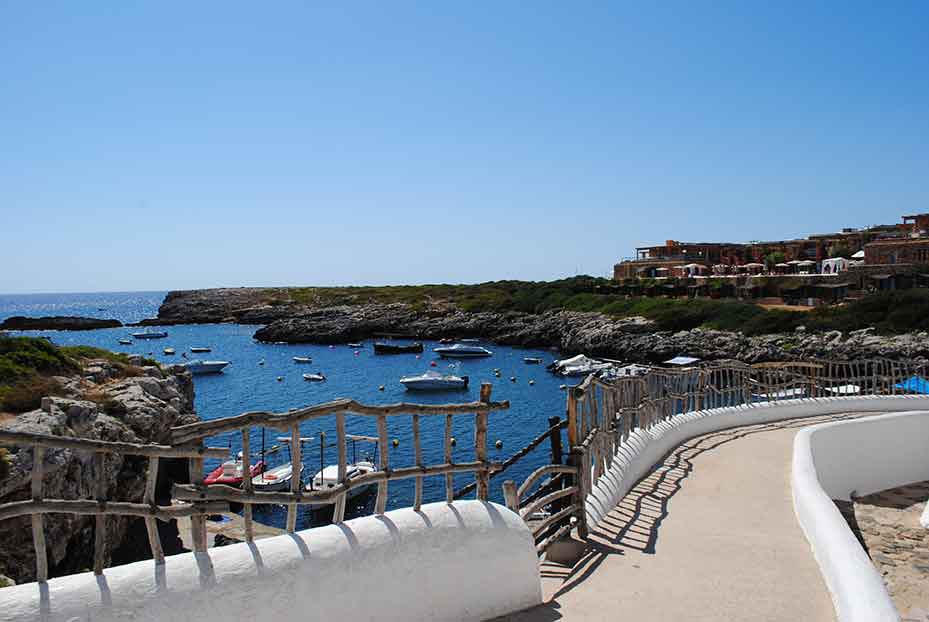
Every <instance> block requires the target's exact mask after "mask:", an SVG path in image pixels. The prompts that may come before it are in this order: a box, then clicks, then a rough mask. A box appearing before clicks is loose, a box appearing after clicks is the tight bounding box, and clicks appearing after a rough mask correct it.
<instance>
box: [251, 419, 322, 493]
mask: <svg viewBox="0 0 929 622" xmlns="http://www.w3.org/2000/svg"><path fill="white" fill-rule="evenodd" d="M277 440H278V441H279V442H280V443H281V444H280V445H273V446H272V447H271V449H270V450H268V451H267V452H266V451H265V449H264V444H265V436H264V429H262V430H261V457H262V461H263V460H264V457H265V456H266V455H268V454H273V453H276V452H277V451H278V450H280V448H281V447H282V446H284V445H286V446H287V448H288V450H290V460H288V461H287V462H286V463H284V464H279V465H278V466H276V467H273V468H266V469H265V470H264V471H262V472H261V473H259V474H257V475H255V476H254V477H252V488H253V489H254V490H257V491H259V492H273V491H280V490H290V487H291V480H293V478H294V465H293V448H292V447H291V445H290V442H291V437H289V436H282V437H279V438H278V439H277ZM299 440H300V445H301V446H302V445H303V443H307V442H309V441H312V440H313V437H311V436H310V437H300V439H299ZM300 473H301V474H302V473H303V465H302V464H301V465H300Z"/></svg>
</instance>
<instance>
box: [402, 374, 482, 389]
mask: <svg viewBox="0 0 929 622" xmlns="http://www.w3.org/2000/svg"><path fill="white" fill-rule="evenodd" d="M468 380H469V378H468V377H467V376H454V375H452V374H444V375H443V374H440V373H439V372H437V371H432V370H430V371H427V372H426V373H424V374H421V375H419V376H406V377H404V378H401V379H400V384H402V385H403V386H404V387H406V389H407V390H408V391H448V390H455V389H467V388H468Z"/></svg>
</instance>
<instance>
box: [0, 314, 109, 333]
mask: <svg viewBox="0 0 929 622" xmlns="http://www.w3.org/2000/svg"><path fill="white" fill-rule="evenodd" d="M122 325H123V323H122V322H120V321H119V320H108V319H100V318H95V317H80V316H71V315H54V316H48V317H24V316H22V315H14V316H12V317H8V318H6V319H5V320H3V322H0V330H94V329H97V328H119V327H120V326H122Z"/></svg>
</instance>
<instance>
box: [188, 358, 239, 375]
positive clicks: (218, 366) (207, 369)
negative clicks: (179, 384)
mask: <svg viewBox="0 0 929 622" xmlns="http://www.w3.org/2000/svg"><path fill="white" fill-rule="evenodd" d="M227 365H229V361H200V360H194V361H188V362H187V363H184V367H186V368H187V371H189V372H190V373H192V374H218V373H221V372H222V371H223V369H225V368H226V366H227Z"/></svg>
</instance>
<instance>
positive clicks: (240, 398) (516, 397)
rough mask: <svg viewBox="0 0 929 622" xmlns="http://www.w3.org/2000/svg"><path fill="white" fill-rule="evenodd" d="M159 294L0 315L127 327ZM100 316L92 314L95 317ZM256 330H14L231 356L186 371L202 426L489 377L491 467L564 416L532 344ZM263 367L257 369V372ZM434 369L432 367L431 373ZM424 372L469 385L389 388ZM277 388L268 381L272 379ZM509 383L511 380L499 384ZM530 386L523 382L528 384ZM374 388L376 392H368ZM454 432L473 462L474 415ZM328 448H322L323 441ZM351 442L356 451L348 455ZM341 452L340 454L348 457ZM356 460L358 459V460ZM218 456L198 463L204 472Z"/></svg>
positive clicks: (12, 304) (141, 349) (459, 449)
mask: <svg viewBox="0 0 929 622" xmlns="http://www.w3.org/2000/svg"><path fill="white" fill-rule="evenodd" d="M163 297H164V294H163V293H160V292H146V293H122V294H73V295H72V294H54V295H53V294H41V295H28V296H0V319H2V318H4V317H7V316H10V315H27V316H39V315H88V316H90V315H96V316H97V317H115V318H117V319H120V320H123V321H135V320H138V319H141V318H143V317H153V316H155V315H156V313H157V308H158V305H159V304H160V302H161V300H162V299H163ZM99 309H103V310H102V311H100V310H99ZM257 328H258V327H256V326H243V325H236V324H207V325H194V326H190V325H188V326H167V327H164V330H166V331H167V332H168V337H167V338H166V339H157V340H150V341H137V342H135V343H134V344H133V345H131V346H122V345H120V344H119V343H118V339H119V338H121V337H127V336H128V335H129V333H130V332H133V331H134V330H139V329H132V328H114V329H101V330H93V331H81V332H65V331H27V332H24V333H23V334H30V335H47V336H49V337H50V338H51V339H52V340H53V341H54V342H55V343H58V344H61V345H75V344H85V345H93V346H98V347H103V348H108V349H110V350H114V351H117V352H126V353H132V354H143V355H146V356H152V357H153V358H156V359H157V360H159V361H163V362H171V361H181V360H183V359H181V356H180V355H181V353H182V352H187V353H188V357H191V358H195V357H202V358H207V359H213V360H225V361H230V362H231V365H230V366H229V367H227V368H226V371H225V372H224V373H223V374H218V375H212V376H196V377H195V380H194V386H195V391H196V409H197V413H198V414H199V415H200V417H201V418H203V419H215V418H217V417H228V416H231V415H237V414H239V413H242V412H245V411H248V410H273V411H277V412H283V411H286V410H288V409H290V408H296V407H301V406H306V405H310V404H317V403H320V402H326V401H329V400H332V399H335V398H338V397H350V398H353V399H355V400H358V401H360V402H364V403H368V404H386V403H393V402H399V401H415V402H420V403H451V402H466V401H472V400H476V399H477V398H478V393H479V390H480V384H481V382H492V383H493V386H494V389H493V399H495V400H509V401H510V404H511V406H510V409H509V410H505V411H498V412H495V413H491V415H490V416H489V422H488V444H489V447H488V455H489V457H490V458H491V459H493V460H499V461H502V460H504V459H506V458H507V457H508V456H509V455H511V454H512V453H513V452H515V451H517V450H518V449H520V448H521V447H523V446H524V445H525V444H526V443H528V442H529V441H530V440H531V439H532V438H534V437H535V436H537V435H538V434H540V433H541V432H543V431H544V430H545V429H546V428H547V427H548V425H547V423H548V417H550V416H552V415H561V416H563V415H564V408H565V402H564V400H565V394H564V392H563V391H561V390H559V385H560V384H562V383H563V382H564V379H561V378H557V377H555V376H553V375H551V374H550V373H548V372H547V371H545V366H544V365H526V364H525V363H523V360H522V359H523V357H525V356H532V357H540V358H542V359H543V360H544V361H545V362H548V361H550V360H552V359H553V358H555V357H556V353H555V352H552V351H547V350H538V349H516V348H509V347H504V346H497V345H495V344H490V343H485V344H483V345H485V346H487V347H488V348H489V349H491V350H493V352H494V355H493V356H492V357H489V358H485V359H473V360H462V361H457V362H453V361H448V360H442V359H439V358H438V357H436V356H434V355H433V354H432V352H431V350H432V348H433V347H436V346H437V345H438V344H436V343H435V342H429V341H425V342H423V343H424V345H425V347H426V350H425V352H424V353H423V354H422V355H414V354H399V355H374V353H373V350H372V347H371V344H372V343H373V342H372V340H367V341H365V342H364V347H362V348H360V349H357V350H356V349H352V348H349V347H348V346H345V345H339V346H335V347H330V346H322V345H282V344H262V343H257V342H255V341H254V340H253V339H252V335H253V334H254V332H255V330H256V329H257ZM169 346H170V347H172V348H174V349H175V350H176V351H177V354H176V355H175V356H165V355H164V354H162V350H163V349H164V348H166V347H169ZM191 346H209V347H211V348H212V352H210V353H209V354H206V355H193V354H190V352H189V348H190V347H191ZM294 356H311V357H312V358H313V362H312V364H296V363H294V362H293V360H292V357H294ZM260 361H264V365H259V362H260ZM432 362H435V363H436V367H431V363H432ZM495 368H499V369H500V372H501V374H500V375H501V377H500V378H495V377H494V373H493V370H494V369H495ZM428 369H436V370H438V371H451V372H453V373H455V374H458V375H468V376H470V378H471V382H470V386H469V388H468V389H467V390H466V391H451V392H443V393H419V392H412V393H411V392H408V391H406V390H405V389H404V388H403V386H402V385H401V384H400V383H399V379H400V377H401V376H404V375H409V374H417V373H422V372H424V371H426V370H428ZM307 372H322V373H324V374H325V375H326V377H327V379H328V380H327V381H326V382H307V381H305V380H303V378H302V374H304V373H307ZM279 376H280V377H282V381H280V382H279V381H277V377H279ZM511 377H513V378H515V381H511V380H510V378H511ZM530 380H533V381H534V383H535V384H534V385H530V384H529V381H530ZM380 385H383V386H384V390H383V391H379V390H378V387H379V386H380ZM410 421H411V419H410V417H391V418H390V419H389V426H388V431H389V434H390V436H391V438H392V439H394V438H395V439H397V440H398V441H399V446H398V447H396V448H393V447H391V451H390V464H391V466H392V467H394V468H396V467H400V466H408V465H411V464H412V463H413V447H412V433H411V428H410V425H411V424H410ZM346 428H347V431H348V432H349V433H354V434H365V435H376V433H377V430H376V425H375V421H374V420H373V418H371V417H357V416H349V417H347V420H346ZM320 432H324V433H325V434H326V436H327V437H328V439H334V438H335V421H334V419H333V418H326V419H323V420H318V421H307V422H304V424H303V426H302V428H301V435H303V436H312V437H315V438H316V439H317V441H316V442H313V443H310V444H308V445H307V446H305V447H304V450H303V453H304V460H303V462H304V465H305V470H304V479H308V477H309V475H310V474H313V473H315V472H316V471H318V470H319V465H320V447H319V443H318V439H319V436H320V434H319V433H320ZM443 432H444V417H441V416H440V417H422V419H421V434H422V439H423V459H424V461H425V462H427V463H441V462H443V451H444V448H443V441H442V438H443ZM279 434H280V433H279V432H277V431H275V430H268V431H267V432H266V445H267V446H268V447H270V446H271V445H272V444H275V443H276V438H277V436H278V435H279ZM454 435H455V437H456V439H457V441H458V442H457V446H456V447H455V450H454V459H455V460H456V461H460V462H463V461H468V460H472V459H473V457H474V449H473V438H474V417H473V416H456V417H455V427H454ZM497 440H501V441H502V442H503V447H502V449H496V448H495V447H494V443H495V441H497ZM250 442H251V447H252V449H253V454H255V453H257V452H258V450H259V449H260V447H261V431H260V430H259V429H252V432H251V440H250ZM327 442H331V440H330V441H327ZM207 444H209V445H211V446H221V447H225V446H230V447H231V449H232V451H233V452H237V451H238V450H239V448H240V446H241V439H240V437H239V435H238V434H230V435H223V436H217V437H213V438H211V439H209V440H208V442H207ZM324 449H325V454H324V457H323V459H324V462H325V463H327V464H329V463H332V462H334V461H335V460H336V449H335V448H334V447H326V448H324ZM362 450H363V448H362V446H361V445H359V446H358V451H359V454H360V453H362ZM349 456H350V457H351V450H350V453H349ZM359 458H360V456H359ZM286 460H289V458H288V457H287V453H286V451H282V452H279V453H277V454H275V455H273V456H271V457H270V458H269V459H268V462H269V463H270V464H271V465H274V464H277V463H278V462H280V461H286ZM547 462H548V455H547V450H546V448H545V447H540V448H539V449H538V450H536V451H535V452H533V455H531V456H529V457H527V458H526V459H524V460H523V461H522V462H520V463H518V464H517V465H514V466H513V467H512V468H511V469H509V470H508V471H507V472H506V474H505V475H501V476H499V477H497V478H494V479H493V480H491V497H492V498H493V499H494V500H498V501H502V498H503V495H502V492H501V484H502V483H503V480H504V479H513V480H515V481H517V482H518V481H521V480H522V479H524V478H525V477H526V476H527V475H528V474H529V473H530V472H531V471H532V470H533V469H535V468H536V467H538V466H540V465H542V464H545V463H547ZM217 464H218V461H213V462H212V463H209V464H207V469H208V470H212V468H214V467H215V466H217ZM472 479H473V478H470V477H468V476H466V475H459V476H456V480H455V484H456V488H458V487H459V486H463V485H464V484H466V483H468V482H469V481H471V480H472ZM413 485H414V484H413V480H407V481H400V482H392V483H391V484H390V495H389V502H388V507H389V508H396V507H404V506H408V505H411V504H412V499H413ZM444 486H445V484H444V479H443V478H442V477H433V478H427V479H426V480H425V483H424V496H425V498H426V500H427V501H428V500H439V499H442V498H444V494H445V492H444V491H445V488H444ZM372 506H373V498H371V496H368V497H362V498H359V500H358V502H357V504H356V506H355V507H353V508H350V512H349V514H350V515H351V514H352V513H355V514H358V513H364V512H369V511H371V509H372ZM255 515H256V518H257V519H258V520H261V521H263V522H266V523H268V524H272V525H275V526H278V527H282V526H283V524H284V517H285V516H286V512H285V510H284V509H283V508H281V507H276V506H267V507H262V508H256V514H255ZM322 520H324V517H319V516H312V515H310V514H309V513H306V512H304V514H303V515H301V517H300V524H301V525H308V524H310V523H311V522H312V523H316V522H319V521H322Z"/></svg>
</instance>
